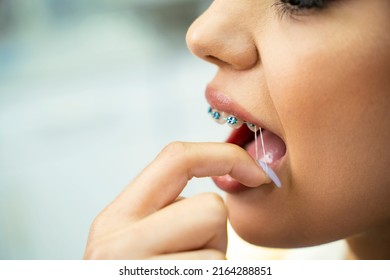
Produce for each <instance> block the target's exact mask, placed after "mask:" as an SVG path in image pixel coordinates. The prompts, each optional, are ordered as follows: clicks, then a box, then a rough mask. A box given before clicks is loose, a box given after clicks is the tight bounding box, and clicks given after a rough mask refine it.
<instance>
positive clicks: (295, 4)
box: [280, 0, 325, 9]
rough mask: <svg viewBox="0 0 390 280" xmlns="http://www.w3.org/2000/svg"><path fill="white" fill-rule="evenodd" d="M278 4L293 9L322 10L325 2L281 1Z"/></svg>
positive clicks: (312, 0)
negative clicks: (280, 3)
mask: <svg viewBox="0 0 390 280" xmlns="http://www.w3.org/2000/svg"><path fill="white" fill-rule="evenodd" d="M280 2H282V3H283V4H284V5H286V6H290V7H291V8H293V9H296V8H298V9H313V8H323V7H324V5H325V0H281V1H280Z"/></svg>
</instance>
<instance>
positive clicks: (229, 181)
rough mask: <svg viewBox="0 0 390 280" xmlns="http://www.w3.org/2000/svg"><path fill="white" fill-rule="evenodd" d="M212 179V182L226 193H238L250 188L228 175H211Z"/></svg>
mask: <svg viewBox="0 0 390 280" xmlns="http://www.w3.org/2000/svg"><path fill="white" fill-rule="evenodd" d="M212 179H213V181H214V183H215V184H216V185H217V186H218V188H220V189H221V190H223V191H224V192H227V193H239V192H242V191H245V190H249V189H250V188H248V187H247V186H244V185H243V184H241V183H240V182H238V181H236V180H235V179H233V178H232V177H230V176H229V175H225V176H218V177H213V178H212Z"/></svg>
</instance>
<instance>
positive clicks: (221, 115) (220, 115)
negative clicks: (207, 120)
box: [209, 110, 226, 124]
mask: <svg viewBox="0 0 390 280" xmlns="http://www.w3.org/2000/svg"><path fill="white" fill-rule="evenodd" d="M209 112H210V111H209ZM210 114H211V117H212V118H213V119H214V120H215V121H216V122H217V123H219V124H224V123H225V122H226V120H225V117H224V113H221V112H218V111H217V110H212V111H211V112H210Z"/></svg>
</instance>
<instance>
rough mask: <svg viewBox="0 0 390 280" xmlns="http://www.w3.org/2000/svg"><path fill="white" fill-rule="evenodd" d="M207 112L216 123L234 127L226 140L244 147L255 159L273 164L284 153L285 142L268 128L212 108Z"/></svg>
mask: <svg viewBox="0 0 390 280" xmlns="http://www.w3.org/2000/svg"><path fill="white" fill-rule="evenodd" d="M209 114H210V115H211V116H212V118H213V119H214V120H215V121H216V122H217V123H219V124H225V123H227V124H228V125H229V126H231V127H233V128H235V129H234V130H233V131H232V133H231V135H230V136H229V137H228V139H227V140H226V142H227V143H231V144H235V145H238V146H240V147H242V148H244V149H245V150H246V151H247V152H248V153H249V154H250V155H251V156H252V157H253V158H254V159H255V160H261V161H262V162H265V163H267V164H268V165H271V166H273V165H275V164H276V163H277V162H278V161H279V160H280V159H281V158H282V157H283V156H284V155H285V154H286V144H285V143H284V141H283V140H282V139H281V138H280V137H279V136H277V135H276V134H274V133H272V132H271V131H270V130H267V129H264V128H261V127H260V126H259V125H257V124H253V123H250V122H247V121H242V120H240V119H239V118H238V117H236V116H234V115H229V114H227V113H224V112H219V111H217V110H214V109H212V108H210V109H209Z"/></svg>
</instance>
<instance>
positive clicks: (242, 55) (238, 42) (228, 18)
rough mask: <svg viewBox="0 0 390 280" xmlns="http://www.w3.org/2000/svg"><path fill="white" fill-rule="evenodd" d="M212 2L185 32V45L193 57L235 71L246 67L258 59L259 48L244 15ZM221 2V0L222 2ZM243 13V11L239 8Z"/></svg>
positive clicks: (251, 65)
mask: <svg viewBox="0 0 390 280" xmlns="http://www.w3.org/2000/svg"><path fill="white" fill-rule="evenodd" d="M220 2H221V1H215V2H214V3H213V4H212V5H211V6H210V7H209V9H208V10H207V11H206V12H205V13H204V14H203V15H201V16H200V17H199V18H198V19H197V20H196V21H195V22H194V23H193V24H192V25H191V26H190V28H189V30H188V32H187V37H186V41H187V45H188V48H189V49H190V51H191V52H192V53H193V54H195V55H196V56H198V57H200V58H202V59H204V60H206V61H209V62H211V63H214V64H216V65H217V66H219V67H221V68H222V67H229V68H233V69H235V70H247V69H250V68H252V67H254V66H255V65H256V64H257V63H258V61H259V55H258V49H257V47H256V44H255V42H254V39H253V35H252V34H251V32H250V31H251V30H250V28H248V27H249V26H248V23H246V22H245V19H244V18H243V17H245V15H243V14H242V13H241V14H240V10H238V11H237V10H236V9H228V8H227V7H226V6H225V7H219V6H218V5H219V4H217V3H220ZM222 2H223V1H222ZM241 12H242V11H241Z"/></svg>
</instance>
